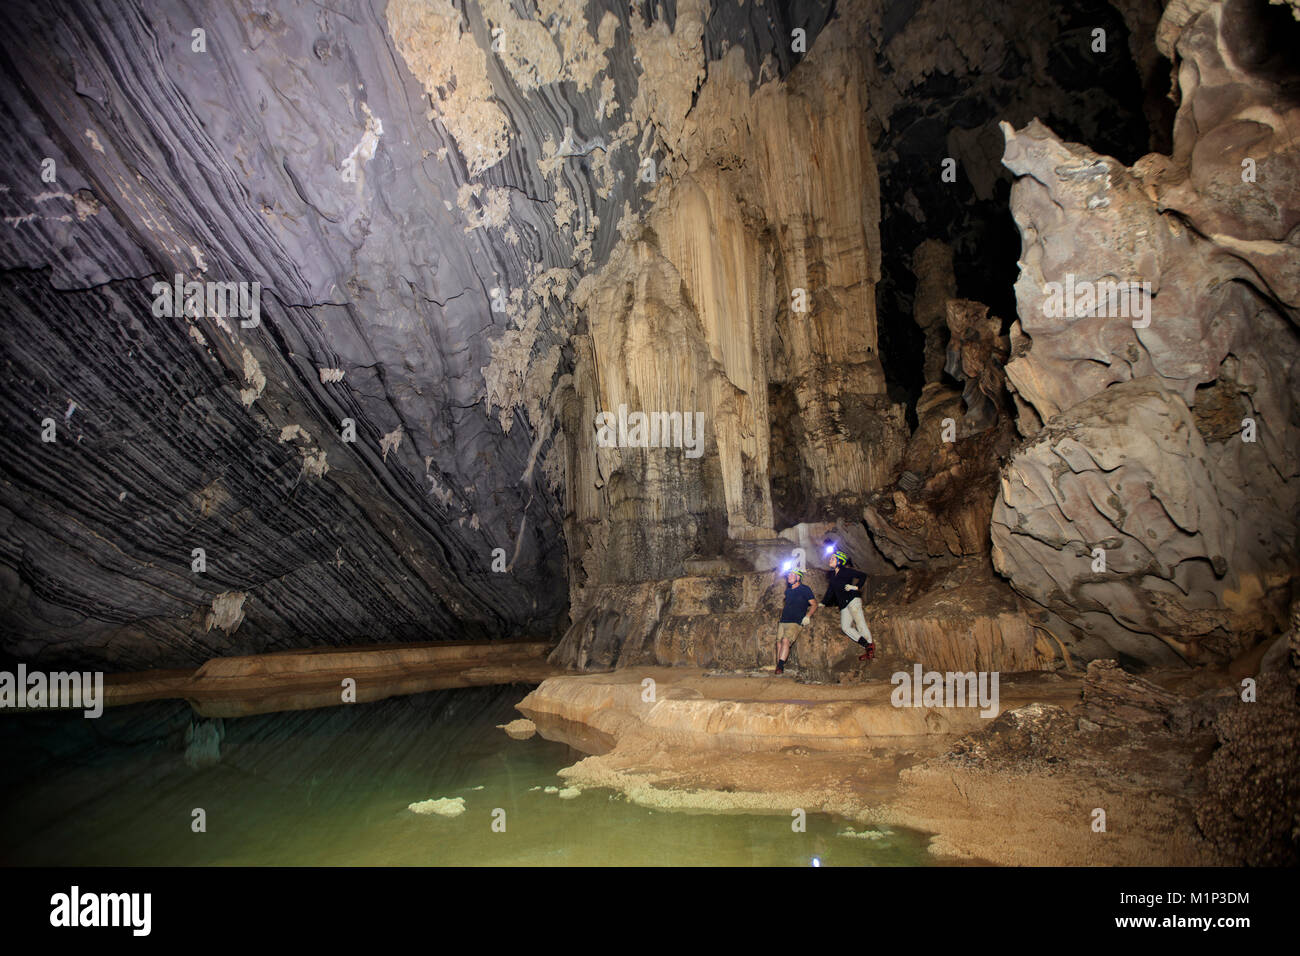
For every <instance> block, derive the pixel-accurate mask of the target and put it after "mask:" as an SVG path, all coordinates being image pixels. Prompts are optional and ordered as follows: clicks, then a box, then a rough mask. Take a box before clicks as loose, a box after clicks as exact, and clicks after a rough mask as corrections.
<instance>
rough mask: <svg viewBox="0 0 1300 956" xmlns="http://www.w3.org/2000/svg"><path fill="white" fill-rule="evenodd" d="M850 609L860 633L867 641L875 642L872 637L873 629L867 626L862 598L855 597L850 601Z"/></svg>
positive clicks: (869, 642)
mask: <svg viewBox="0 0 1300 956" xmlns="http://www.w3.org/2000/svg"><path fill="white" fill-rule="evenodd" d="M849 611H850V612H851V616H852V618H853V622H854V623H855V624H856V625H857V629H858V633H859V634H861V635H862V636H863V637H865V638H866V639H867V643H868V644H871V643H873V641H872V639H871V629H870V628H869V627H867V619H866V617H865V616H864V615H863V613H862V598H854V599H853V600H852V601H850V602H849Z"/></svg>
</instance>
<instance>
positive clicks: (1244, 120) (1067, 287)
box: [992, 2, 1300, 662]
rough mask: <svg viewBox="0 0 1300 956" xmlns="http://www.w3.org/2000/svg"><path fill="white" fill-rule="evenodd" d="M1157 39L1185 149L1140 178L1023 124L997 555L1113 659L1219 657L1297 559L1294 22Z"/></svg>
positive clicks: (1274, 597) (1289, 579)
mask: <svg viewBox="0 0 1300 956" xmlns="http://www.w3.org/2000/svg"><path fill="white" fill-rule="evenodd" d="M1278 12H1281V11H1278ZM1279 30H1280V31H1281V32H1279ZM1288 30H1289V31H1290V32H1289V33H1288V32H1287V31H1288ZM1158 35H1159V42H1160V45H1161V50H1162V51H1163V52H1165V54H1166V55H1168V56H1171V57H1172V58H1173V59H1174V61H1175V64H1176V69H1177V75H1178V80H1179V88H1180V92H1181V105H1180V107H1179V111H1178V118H1177V123H1176V125H1175V128H1174V150H1173V155H1172V156H1161V155H1158V154H1153V155H1149V156H1145V157H1143V158H1142V159H1141V160H1139V161H1138V162H1137V163H1136V164H1134V166H1133V167H1132V168H1125V167H1124V166H1122V165H1121V164H1120V163H1118V162H1116V161H1115V160H1114V159H1111V158H1109V157H1106V156H1100V155H1098V154H1096V153H1094V152H1092V151H1091V150H1089V149H1087V148H1086V147H1083V146H1080V145H1077V144H1072V143H1064V142H1062V141H1061V140H1060V139H1059V138H1058V137H1057V136H1056V135H1055V134H1054V133H1053V132H1052V131H1051V130H1049V129H1048V128H1047V127H1046V126H1044V125H1043V124H1041V123H1038V122H1034V123H1031V124H1029V125H1028V126H1026V127H1025V128H1023V129H1021V130H1018V131H1013V130H1011V129H1010V128H1009V127H1006V128H1005V132H1006V140H1007V143H1006V154H1005V157H1004V162H1005V163H1006V165H1007V166H1008V168H1010V169H1011V170H1012V171H1013V172H1014V173H1015V174H1016V176H1017V177H1018V178H1017V180H1016V184H1015V186H1014V188H1013V191H1012V211H1013V213H1014V215H1015V217H1016V221H1017V223H1018V225H1019V227H1020V230H1021V233H1022V236H1023V239H1024V246H1023V251H1022V254H1021V260H1020V268H1021V275H1020V278H1019V280H1018V281H1017V283H1016V295H1017V301H1018V306H1019V309H1018V311H1019V317H1020V318H1019V322H1018V323H1016V325H1015V326H1013V328H1012V333H1011V339H1012V343H1011V344H1012V360H1011V362H1010V363H1009V364H1008V365H1007V368H1006V375H1007V381H1008V383H1009V386H1010V388H1011V389H1012V391H1013V393H1014V394H1015V397H1016V402H1017V406H1018V407H1019V408H1020V410H1021V414H1020V418H1019V425H1020V429H1021V431H1022V433H1024V434H1025V435H1027V436H1030V437H1029V440H1028V441H1027V442H1026V443H1025V444H1024V445H1023V446H1022V447H1020V448H1019V449H1017V451H1016V452H1015V454H1014V456H1013V458H1012V460H1011V462H1010V463H1009V465H1008V466H1007V468H1006V469H1005V471H1004V473H1003V475H1002V480H1001V489H1000V492H999V495H998V500H997V502H996V504H995V507H994V511H993V519H992V538H993V556H994V561H995V563H996V565H997V567H998V569H999V570H1000V571H1001V572H1002V573H1003V574H1005V575H1006V576H1007V577H1008V578H1009V579H1010V581H1011V583H1012V585H1013V586H1014V587H1015V588H1016V590H1018V591H1019V592H1020V593H1021V594H1023V595H1025V596H1027V597H1030V598H1032V599H1033V600H1034V601H1036V602H1038V603H1039V604H1041V605H1043V606H1044V607H1046V608H1049V609H1050V610H1052V611H1053V612H1055V613H1056V614H1058V615H1060V617H1061V618H1063V619H1064V620H1066V621H1068V622H1069V624H1070V625H1072V626H1073V627H1074V628H1075V629H1077V630H1076V632H1075V633H1076V636H1082V637H1085V638H1086V639H1090V640H1092V641H1094V642H1096V643H1095V644H1094V650H1096V651H1097V652H1098V653H1104V650H1105V648H1106V647H1109V648H1113V649H1114V650H1117V651H1120V652H1122V653H1125V654H1129V655H1132V656H1133V657H1136V658H1140V659H1145V660H1151V661H1162V660H1163V661H1170V662H1173V661H1177V660H1179V659H1185V660H1192V661H1195V660H1205V659H1214V658H1219V659H1222V658H1226V657H1231V656H1235V655H1236V654H1238V653H1240V652H1241V651H1242V650H1243V649H1245V648H1247V647H1249V646H1250V645H1251V644H1252V643H1253V642H1254V640H1255V639H1256V637H1257V636H1259V635H1263V634H1269V633H1275V632H1276V631H1277V630H1278V629H1279V627H1280V625H1281V623H1282V622H1283V621H1284V619H1285V611H1286V608H1287V606H1288V604H1289V600H1290V592H1291V589H1292V588H1293V587H1294V582H1295V580H1296V574H1297V569H1298V565H1300V562H1298V561H1297V549H1296V529H1297V506H1298V505H1300V501H1298V497H1297V496H1298V494H1300V410H1298V409H1297V407H1296V395H1297V394H1300V389H1298V386H1300V362H1298V361H1297V360H1298V359H1300V335H1297V322H1298V321H1300V282H1298V281H1297V280H1298V279H1300V273H1297V271H1296V270H1297V263H1300V254H1298V253H1300V247H1298V246H1297V243H1296V237H1297V235H1300V231H1298V230H1297V226H1298V225H1300V191H1298V190H1300V186H1298V185H1297V184H1298V183H1300V176H1297V169H1298V165H1297V164H1300V146H1298V145H1297V143H1296V140H1295V137H1294V134H1293V133H1292V132H1290V130H1294V129H1295V127H1296V123H1297V122H1300V102H1298V101H1297V100H1296V98H1295V97H1294V95H1293V93H1292V92H1288V88H1287V87H1286V86H1285V85H1284V83H1283V80H1282V77H1283V75H1284V74H1283V72H1282V66H1281V64H1282V63H1283V62H1284V61H1285V57H1286V56H1287V52H1286V51H1287V50H1288V49H1290V47H1288V45H1287V44H1288V43H1292V42H1293V41H1294V39H1295V36H1296V25H1295V24H1294V23H1293V22H1291V20H1290V18H1289V17H1285V16H1283V17H1282V18H1281V20H1280V21H1277V20H1276V17H1274V16H1272V15H1270V14H1267V13H1263V14H1261V13H1260V11H1259V10H1258V9H1257V8H1256V7H1255V6H1250V5H1246V4H1240V3H1209V2H1206V3H1195V4H1181V3H1180V4H1173V5H1171V6H1170V7H1169V9H1168V10H1167V11H1166V13H1165V16H1164V19H1163V20H1162V22H1161V24H1160V29H1159V34H1158ZM1120 281H1123V282H1128V283H1134V284H1136V285H1137V288H1138V290H1139V292H1138V294H1137V295H1135V296H1130V297H1129V301H1128V302H1127V305H1126V302H1125V299H1124V297H1123V295H1122V294H1121V295H1120V296H1119V297H1117V298H1116V297H1112V295H1111V294H1110V293H1111V291H1112V290H1113V291H1117V292H1121V293H1122V290H1120V289H1119V288H1118V287H1117V286H1116V285H1115V284H1116V283H1118V282H1120ZM1049 283H1059V285H1056V286H1050V285H1049ZM1098 283H1100V285H1095V284H1098ZM1142 283H1146V284H1147V285H1146V286H1143V285H1141V284H1142ZM1099 289H1100V290H1103V294H1102V295H1101V296H1098V297H1096V300H1095V301H1089V300H1088V299H1087V297H1086V296H1087V295H1088V294H1089V293H1090V292H1095V291H1097V290H1099ZM1072 292H1073V293H1074V295H1075V301H1074V302H1073V303H1071V302H1070V301H1069V299H1070V296H1071V293H1072ZM1072 305H1073V307H1071V306H1072Z"/></svg>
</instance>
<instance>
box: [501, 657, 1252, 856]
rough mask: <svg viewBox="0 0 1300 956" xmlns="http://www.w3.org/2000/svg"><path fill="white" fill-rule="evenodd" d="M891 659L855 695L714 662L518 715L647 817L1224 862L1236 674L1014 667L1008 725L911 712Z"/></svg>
mask: <svg viewBox="0 0 1300 956" xmlns="http://www.w3.org/2000/svg"><path fill="white" fill-rule="evenodd" d="M877 664H879V665H882V667H881V670H880V671H879V673H878V674H876V675H875V676H873V677H872V678H870V679H868V680H866V681H865V682H863V683H857V684H839V685H809V684H801V683H796V682H794V681H792V680H791V679H790V678H789V677H776V676H774V675H771V674H770V673H769V674H762V675H761V676H759V674H760V672H752V671H751V672H749V673H748V674H746V673H733V672H722V671H706V670H702V669H698V668H660V667H646V668H626V669H620V670H618V671H615V672H612V673H606V674H584V675H568V676H563V677H552V678H550V679H548V680H546V681H543V682H542V684H541V685H540V686H539V687H538V688H537V689H536V690H534V691H533V692H532V693H530V694H529V695H528V696H527V697H525V698H524V699H523V700H522V701H521V702H520V703H519V705H518V709H519V710H520V711H521V712H522V713H523V714H524V715H526V716H527V717H528V718H529V719H530V720H531V721H533V723H534V724H535V725H536V727H537V732H538V733H539V734H541V735H542V736H543V737H546V738H548V739H552V740H559V741H563V742H565V743H568V744H570V745H571V746H573V747H575V748H577V749H579V750H581V751H583V752H585V753H588V754H590V756H587V757H586V758H584V759H582V760H580V761H578V762H577V763H575V764H574V765H573V766H571V767H568V768H566V769H564V770H562V771H561V772H560V776H561V777H563V778H564V779H565V780H566V781H567V782H568V783H569V784H570V785H576V786H580V787H584V788H587V787H608V788H611V789H614V790H617V791H620V792H622V793H623V794H625V795H626V796H627V797H628V798H629V799H631V800H633V801H634V802H636V803H639V804H642V805H645V806H652V807H659V808H665V809H682V810H692V809H695V810H706V809H707V810H712V811H726V810H748V811H759V812H763V811H766V812H781V813H790V812H792V811H793V810H794V809H796V808H801V809H803V810H804V811H806V812H809V813H813V812H828V813H836V814H839V815H841V816H843V817H846V818H848V819H850V820H853V821H855V822H857V823H872V824H886V825H894V826H907V827H912V828H914V829H919V830H924V831H927V832H930V833H933V834H935V836H934V838H933V839H932V841H931V844H930V850H931V852H932V853H934V854H935V855H937V856H941V857H944V858H947V859H959V860H967V861H981V862H989V863H995V864H1003V865H1197V864H1210V863H1215V862H1223V861H1224V859H1225V857H1224V853H1223V850H1222V848H1221V847H1216V846H1215V845H1214V844H1213V843H1212V842H1211V841H1210V840H1208V839H1207V838H1206V837H1205V836H1204V835H1203V832H1202V830H1201V829H1199V828H1198V825H1197V813H1198V811H1199V810H1203V808H1204V805H1205V802H1206V800H1207V798H1209V797H1211V796H1212V795H1211V793H1210V789H1209V788H1207V784H1206V782H1205V774H1204V773H1203V772H1202V771H1203V770H1204V767H1205V764H1206V758H1207V757H1208V755H1209V753H1210V750H1211V748H1212V746H1213V744H1214V743H1215V733H1214V728H1215V727H1216V726H1218V725H1217V724H1216V719H1222V718H1223V717H1224V716H1225V715H1230V713H1231V712H1232V711H1233V710H1234V708H1238V707H1239V705H1238V701H1237V696H1236V694H1235V693H1234V692H1233V691H1232V690H1231V689H1230V688H1229V687H1228V686H1227V683H1226V681H1227V678H1226V675H1223V676H1222V677H1221V679H1215V678H1212V677H1210V676H1209V675H1205V674H1203V675H1201V677H1200V679H1199V680H1193V681H1189V680H1188V679H1187V677H1186V674H1185V673H1184V674H1182V675H1181V676H1180V677H1178V678H1175V675H1174V673H1173V672H1169V673H1168V674H1167V675H1162V674H1158V673H1157V674H1153V675H1151V676H1153V677H1154V678H1155V680H1148V679H1145V678H1142V677H1136V676H1133V675H1130V674H1127V673H1126V672H1124V671H1122V670H1121V669H1120V668H1119V667H1118V666H1117V665H1116V664H1115V663H1114V662H1113V661H1094V662H1092V663H1091V664H1090V665H1089V667H1088V670H1087V672H1086V673H1072V674H1062V673H1022V674H1006V675H1003V677H1002V679H1001V681H1000V688H999V689H1000V695H999V696H1000V701H999V703H1000V707H999V713H998V714H997V715H996V716H990V717H988V718H982V717H981V716H980V713H981V711H980V709H979V708H978V707H952V706H922V707H913V706H906V707H900V706H895V704H894V701H893V700H891V695H894V694H895V690H896V685H895V684H894V683H891V676H892V674H893V673H894V670H892V668H893V664H892V663H891V662H890V661H878V662H877ZM1166 684H1167V685H1169V686H1163V685H1166ZM1240 706H1245V705H1240ZM1224 809H1225V812H1226V808H1224Z"/></svg>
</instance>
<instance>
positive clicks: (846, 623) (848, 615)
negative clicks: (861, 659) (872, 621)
mask: <svg viewBox="0 0 1300 956" xmlns="http://www.w3.org/2000/svg"><path fill="white" fill-rule="evenodd" d="M851 603H852V602H850V604H851ZM840 630H841V631H843V632H844V634H845V636H846V637H848V639H849V640H850V641H853V642H854V643H855V644H861V643H862V634H861V633H860V632H859V631H858V630H857V629H856V628H855V627H854V625H853V614H852V612H851V611H850V610H849V605H845V606H844V607H842V608H840Z"/></svg>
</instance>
